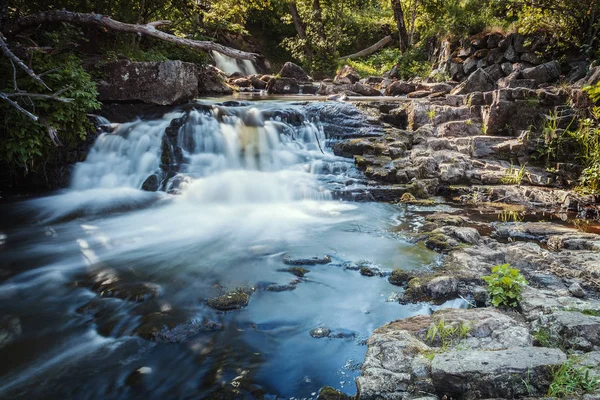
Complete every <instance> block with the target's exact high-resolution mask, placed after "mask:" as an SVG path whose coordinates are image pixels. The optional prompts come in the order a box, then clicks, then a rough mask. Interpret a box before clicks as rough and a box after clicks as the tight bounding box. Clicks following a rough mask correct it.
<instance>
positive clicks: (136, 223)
mask: <svg viewBox="0 0 600 400" xmlns="http://www.w3.org/2000/svg"><path fill="white" fill-rule="evenodd" d="M182 116H183V117H184V118H185V122H184V123H183V124H182V125H181V126H180V127H179V128H177V130H176V132H175V133H176V134H175V135H172V137H173V141H174V143H176V145H174V148H179V149H181V150H180V151H181V153H180V155H179V159H178V160H176V161H173V160H170V161H169V163H168V164H169V165H166V164H167V162H166V161H165V160H164V157H163V152H164V149H165V146H166V145H165V136H164V135H165V133H164V132H165V128H167V127H168V126H169V125H171V120H172V119H173V118H176V117H177V118H179V117H182ZM308 117H310V116H308ZM309 121H310V118H307V119H306V120H305V121H301V122H298V121H295V122H290V121H289V120H286V118H281V117H277V118H265V117H264V114H263V113H262V109H261V108H260V106H257V107H255V108H250V107H230V108H229V109H228V108H225V109H219V108H214V109H212V110H211V111H192V112H191V113H187V114H185V115H181V114H172V115H167V116H165V117H164V118H163V119H160V120H156V121H136V122H133V123H129V124H123V125H121V126H120V127H119V128H118V129H117V130H116V131H115V132H114V133H112V134H105V135H103V136H101V137H100V138H99V139H98V141H97V142H96V144H95V146H94V148H93V149H92V151H91V152H90V155H89V157H88V160H87V161H86V162H85V163H82V164H80V165H79V166H78V167H77V170H76V172H75V175H74V180H73V184H72V186H71V188H70V189H68V190H66V191H63V192H60V193H57V194H55V195H53V196H49V197H44V198H39V199H35V200H31V201H27V202H16V203H12V204H4V205H3V206H2V207H3V210H2V211H3V212H6V213H10V214H11V215H12V216H13V218H11V219H10V220H9V219H6V220H3V222H2V223H1V224H2V225H1V226H0V232H2V236H1V237H2V240H1V241H0V251H2V253H3V257H2V258H3V265H2V267H1V271H0V279H1V280H2V281H1V283H0V315H2V317H1V318H0V358H1V359H2V360H9V361H8V362H7V361H5V362H3V363H1V365H0V377H1V378H2V379H1V382H2V383H0V397H3V398H41V397H44V398H90V399H94V398H98V399H100V398H102V399H105V398H111V399H112V398H132V397H133V398H137V397H140V398H142V397H143V398H166V397H169V398H214V397H215V396H216V394H215V393H216V392H219V393H221V395H222V396H223V397H222V398H232V397H240V398H259V397H260V396H262V395H267V398H275V396H280V397H282V398H291V397H296V398H309V397H314V396H315V394H316V392H317V391H318V389H319V388H320V387H321V386H323V385H329V386H333V387H336V388H340V389H342V390H343V391H345V392H347V393H350V394H351V393H354V392H355V390H356V388H355V386H354V378H355V377H356V376H357V375H358V374H359V372H360V371H359V369H360V364H361V362H362V359H363V356H364V353H365V351H366V346H365V340H366V338H368V336H369V335H370V333H371V332H372V331H373V330H374V329H375V328H376V327H378V326H380V325H382V324H384V323H385V322H388V321H390V320H393V319H397V318H404V317H407V316H409V315H415V314H419V313H429V312H431V310H432V308H431V307H430V306H429V305H426V304H423V305H400V304H398V303H397V302H396V301H393V300H394V298H395V294H396V293H399V292H401V291H402V289H401V288H399V287H396V286H392V285H390V284H389V283H387V281H386V280H385V278H383V277H372V278H368V277H363V276H361V275H360V274H359V273H358V272H357V271H356V270H355V268H354V266H356V265H358V264H360V263H362V262H368V263H370V264H371V265H375V266H377V267H378V268H379V269H380V270H381V271H383V272H389V271H390V270H391V269H392V268H395V267H402V268H406V269H412V268H424V267H427V266H430V265H432V264H433V263H435V262H436V258H435V254H433V253H431V252H430V251H428V250H427V249H425V248H424V247H421V246H417V245H413V244H410V243H408V242H406V241H403V240H402V239H401V238H399V237H398V236H396V235H395V234H394V233H392V232H391V229H390V227H391V226H392V225H393V224H396V223H397V217H398V210H397V209H396V208H395V206H391V205H385V204H372V203H363V204H358V203H348V202H338V201H332V200H331V195H330V190H331V188H332V187H335V186H336V185H339V184H340V182H344V181H346V180H348V179H350V178H349V176H351V175H353V174H354V175H355V174H356V171H354V170H353V166H352V162H351V160H344V159H340V158H337V157H335V156H333V155H332V154H331V153H329V152H328V151H327V149H326V146H320V145H321V144H324V143H325V141H326V138H325V136H324V133H323V131H322V129H321V128H320V125H319V123H318V121H313V122H309ZM171 143H173V142H171ZM167 144H168V143H167ZM150 175H155V176H156V177H157V179H158V181H159V182H160V183H161V186H162V190H161V191H157V192H146V191H142V190H139V188H140V187H141V185H142V183H143V182H144V181H145V180H146V179H147V177H148V176H150ZM176 185H177V193H179V194H178V195H171V194H168V193H167V191H169V190H171V189H173V188H174V187H175V186H176ZM319 254H320V255H322V254H328V255H330V257H331V259H332V262H331V263H329V264H324V265H311V266H306V267H305V268H306V269H307V270H308V271H309V272H308V273H307V274H306V275H305V276H304V277H303V278H298V277H297V276H295V275H293V274H291V273H289V272H286V271H282V270H284V269H286V268H288V267H289V266H288V265H286V264H284V262H283V259H284V256H287V257H291V258H307V257H312V256H314V255H319ZM349 267H350V268H349ZM237 288H244V290H247V291H248V292H249V293H251V295H250V301H249V304H248V306H247V307H244V308H242V309H240V310H233V311H227V312H220V311H217V310H215V309H213V308H210V307H209V306H208V305H207V300H208V299H211V298H214V297H215V296H219V295H222V294H224V293H227V292H230V291H232V290H235V289H237ZM273 288H284V289H287V290H282V289H281V290H280V289H277V290H273ZM458 305H460V303H459V302H453V303H449V304H447V306H458ZM199 326H201V327H203V328H202V329H196V328H197V327H199ZM320 326H326V327H328V328H329V329H331V331H332V336H335V337H329V338H322V339H316V338H313V337H311V336H310V335H309V331H310V330H311V329H313V328H315V327H320ZM195 329H196V330H195ZM157 332H158V333H159V334H160V335H162V336H156V334H157ZM157 337H159V338H160V340H158V339H157ZM165 342H169V343H165ZM170 342H173V343H170Z"/></svg>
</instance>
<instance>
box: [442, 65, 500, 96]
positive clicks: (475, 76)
mask: <svg viewBox="0 0 600 400" xmlns="http://www.w3.org/2000/svg"><path fill="white" fill-rule="evenodd" d="M495 86H496V82H495V81H494V80H493V79H492V77H491V76H490V75H489V74H488V73H487V72H485V71H484V70H483V69H478V70H477V71H475V72H473V73H472V74H471V75H470V76H469V77H468V78H467V80H466V81H464V82H463V83H461V84H460V85H458V86H457V87H455V88H454V89H453V90H452V92H450V94H453V95H459V94H467V93H471V92H488V91H490V90H493V89H494V88H495Z"/></svg>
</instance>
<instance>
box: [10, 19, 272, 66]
mask: <svg viewBox="0 0 600 400" xmlns="http://www.w3.org/2000/svg"><path fill="white" fill-rule="evenodd" d="M52 22H68V23H72V24H79V25H95V26H100V27H103V28H106V29H110V30H112V31H116V32H125V33H136V34H139V35H146V36H149V37H152V38H155V39H159V40H163V41H165V42H170V43H175V44H177V45H180V46H186V47H190V48H192V49H197V50H202V51H205V52H209V51H217V52H219V53H222V54H225V55H227V56H229V57H232V58H236V59H242V60H257V59H259V58H261V56H260V55H258V54H256V53H248V52H245V51H241V50H237V49H233V48H231V47H226V46H223V45H221V44H219V43H215V42H210V41H201V40H192V39H185V38H181V37H178V36H175V35H171V34H168V33H166V32H163V31H159V30H158V29H156V28H157V27H158V26H163V25H168V24H170V22H169V21H154V22H150V23H148V24H145V25H138V24H127V23H124V22H120V21H116V20H114V19H112V18H110V17H107V16H105V15H100V14H94V13H78V12H71V11H65V10H53V11H46V12H42V13H38V14H32V15H28V16H26V17H23V18H20V19H18V20H17V22H16V23H15V24H14V25H12V26H11V27H10V28H9V29H8V30H7V31H6V33H7V34H11V35H12V34H16V33H18V32H21V31H23V30H25V29H27V28H32V27H35V26H38V25H41V24H47V23H52Z"/></svg>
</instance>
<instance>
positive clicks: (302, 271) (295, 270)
mask: <svg viewBox="0 0 600 400" xmlns="http://www.w3.org/2000/svg"><path fill="white" fill-rule="evenodd" d="M280 271H282V272H289V273H290V274H292V275H296V276H297V277H299V278H302V277H304V275H306V274H308V273H309V272H310V271H309V270H307V269H306V268H302V267H290V268H286V269H280Z"/></svg>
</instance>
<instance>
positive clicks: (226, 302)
mask: <svg viewBox="0 0 600 400" xmlns="http://www.w3.org/2000/svg"><path fill="white" fill-rule="evenodd" d="M250 293H251V291H249V290H244V289H238V290H235V291H233V292H229V293H226V294H224V295H221V296H217V297H214V298H212V299H210V300H208V305H209V306H210V307H212V308H214V309H216V310H219V311H230V310H239V309H240V308H242V307H245V306H247V305H248V302H249V301H250Z"/></svg>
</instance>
